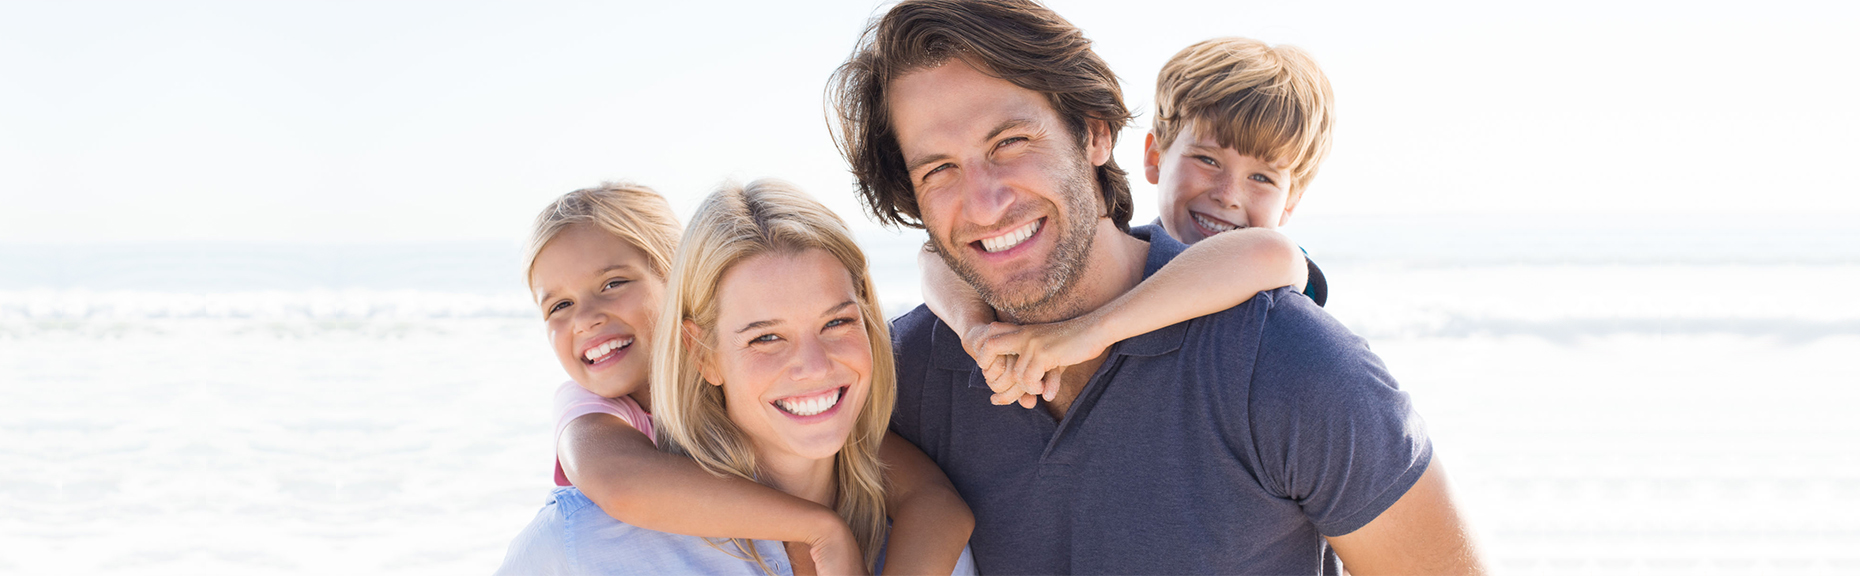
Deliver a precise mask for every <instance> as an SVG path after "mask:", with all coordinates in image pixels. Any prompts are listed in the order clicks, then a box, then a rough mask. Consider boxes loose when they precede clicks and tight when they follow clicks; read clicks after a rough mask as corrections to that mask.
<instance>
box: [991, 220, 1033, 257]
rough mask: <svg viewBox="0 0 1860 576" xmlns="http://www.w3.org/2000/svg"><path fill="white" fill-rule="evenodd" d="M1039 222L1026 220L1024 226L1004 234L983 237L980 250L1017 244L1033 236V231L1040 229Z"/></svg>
mask: <svg viewBox="0 0 1860 576" xmlns="http://www.w3.org/2000/svg"><path fill="white" fill-rule="evenodd" d="M1040 222H1041V221H1040V220H1034V221H1032V222H1028V223H1027V225H1026V226H1021V227H1019V228H1015V229H1014V230H1012V231H1009V232H1008V233H1006V234H1002V235H1000V236H996V237H994V238H983V239H982V250H985V251H988V252H991V253H992V252H1000V251H1002V250H1006V249H1009V248H1013V247H1015V246H1019V245H1020V243H1021V242H1025V241H1027V239H1028V238H1031V237H1033V233H1034V232H1038V231H1040Z"/></svg>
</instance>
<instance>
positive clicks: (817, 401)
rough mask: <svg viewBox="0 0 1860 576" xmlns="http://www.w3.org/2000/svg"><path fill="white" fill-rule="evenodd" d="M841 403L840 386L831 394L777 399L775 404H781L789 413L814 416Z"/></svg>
mask: <svg viewBox="0 0 1860 576" xmlns="http://www.w3.org/2000/svg"><path fill="white" fill-rule="evenodd" d="M839 403H840V389H839V388H834V389H833V392H832V393H831V394H821V395H818V396H813V397H811V398H806V399H801V400H796V399H793V398H783V399H780V400H776V401H775V405H777V406H780V407H781V409H782V410H786V411H788V413H789V414H793V415H796V416H813V415H815V414H819V413H821V412H826V411H827V409H828V408H832V407H833V405H834V404H839Z"/></svg>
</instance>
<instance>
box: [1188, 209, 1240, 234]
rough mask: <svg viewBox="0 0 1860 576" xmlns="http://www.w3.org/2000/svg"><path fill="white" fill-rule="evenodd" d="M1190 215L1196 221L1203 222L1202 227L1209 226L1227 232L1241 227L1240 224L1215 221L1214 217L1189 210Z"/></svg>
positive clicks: (1217, 230)
mask: <svg viewBox="0 0 1860 576" xmlns="http://www.w3.org/2000/svg"><path fill="white" fill-rule="evenodd" d="M1188 215H1190V216H1193V217H1195V222H1196V223H1198V224H1201V227H1203V228H1207V229H1209V230H1213V231H1215V232H1226V231H1228V230H1233V229H1235V228H1239V226H1235V225H1233V224H1225V223H1221V222H1215V221H1214V219H1212V218H1208V217H1206V216H1202V215H1200V214H1197V213H1194V212H1189V213H1188Z"/></svg>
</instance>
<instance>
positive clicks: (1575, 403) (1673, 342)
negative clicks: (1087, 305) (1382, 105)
mask: <svg viewBox="0 0 1860 576" xmlns="http://www.w3.org/2000/svg"><path fill="white" fill-rule="evenodd" d="M1291 232H1292V233H1293V234H1294V235H1295V236H1296V237H1297V238H1298V239H1299V240H1300V241H1301V242H1302V243H1304V244H1305V246H1306V247H1307V248H1308V249H1310V250H1311V253H1312V255H1313V258H1314V259H1316V261H1317V262H1318V263H1319V264H1320V265H1322V266H1323V267H1324V270H1325V272H1326V274H1327V276H1328V277H1329V281H1330V286H1331V302H1330V305H1329V306H1328V308H1327V309H1328V311H1329V312H1330V313H1331V314H1333V315H1335V316H1336V317H1337V318H1338V319H1339V320H1341V321H1342V322H1343V323H1344V324H1345V325H1347V326H1349V327H1350V328H1351V329H1352V330H1353V331H1355V332H1356V333H1357V334H1359V335H1361V336H1363V337H1364V338H1366V339H1367V341H1368V343H1369V345H1370V346H1371V347H1372V349H1373V350H1375V351H1376V352H1377V353H1378V354H1379V355H1381V357H1382V358H1383V359H1384V360H1385V361H1386V362H1387V363H1388V365H1389V367H1390V369H1391V370H1392V372H1393V373H1394V374H1395V375H1396V377H1397V378H1398V379H1399V380H1400V382H1401V385H1402V387H1403V388H1404V389H1406V390H1408V391H1410V392H1411V393H1412V394H1413V396H1414V399H1415V404H1416V406H1417V407H1418V409H1419V410H1420V411H1421V413H1422V414H1423V415H1424V417H1425V418H1426V421H1427V425H1428V430H1429V433H1430V435H1431V436H1432V438H1433V440H1434V442H1435V445H1436V451H1437V454H1438V456H1439V458H1440V460H1439V462H1440V464H1441V465H1443V466H1445V467H1446V469H1447V470H1448V471H1449V472H1450V474H1451V478H1452V481H1453V485H1454V489H1455V490H1456V492H1457V494H1458V496H1459V502H1460V504H1461V506H1462V513H1463V514H1464V515H1465V516H1466V517H1467V518H1468V519H1469V521H1470V522H1471V524H1472V526H1473V528H1474V530H1475V532H1476V535H1477V537H1478V538H1479V542H1480V544H1481V545H1482V546H1483V549H1484V550H1485V552H1486V556H1487V558H1488V559H1489V560H1490V561H1491V563H1492V564H1493V566H1494V568H1496V569H1498V570H1499V571H1501V572H1503V573H1510V574H1743V573H1783V572H1787V573H1796V574H1849V573H1856V572H1860V546H1856V544H1857V543H1860V450H1856V449H1855V448H1854V447H1855V446H1856V445H1860V418H1856V417H1854V415H1853V414H1852V412H1853V407H1854V406H1856V405H1860V386H1857V385H1860V367H1856V365H1855V359H1856V358H1860V298H1855V297H1854V295H1855V294H1860V233H1856V232H1855V231H1853V230H1850V229H1847V228H1843V227H1841V226H1839V225H1836V224H1830V225H1822V226H1819V227H1817V226H1798V227H1787V228H1778V229H1772V230H1747V229H1737V228H1735V227H1713V226H1703V225H1686V224H1683V223H1682V224H1672V225H1635V224H1630V223H1616V224H1606V223H1604V225H1591V226H1586V227H1566V226H1563V225H1561V224H1559V223H1555V222H1536V223H1528V222H1527V223H1523V224H1520V223H1516V222H1512V223H1500V224H1494V223H1492V222H1490V221H1479V222H1456V221H1453V220H1452V219H1445V218H1439V219H1433V220H1422V221H1413V220H1410V221H1400V222H1397V221H1390V220H1371V219H1358V220H1352V219H1330V220H1312V221H1310V222H1304V223H1301V224H1300V226H1299V227H1294V228H1292V229H1291ZM861 242H862V243H863V244H864V245H865V246H866V248H867V251H868V252H869V253H870V255H871V257H872V261H873V273H874V276H875V278H876V280H877V284H878V286H879V291H880V293H881V295H882V297H883V298H884V300H885V305H886V308H887V309H888V310H887V311H888V312H889V313H891V314H896V313H899V312H902V311H904V310H907V309H908V308H909V307H911V306H913V305H915V304H916V303H917V301H919V300H920V294H921V293H920V292H919V289H918V287H917V276H916V274H917V272H916V266H915V260H914V259H915V250H916V246H917V245H918V244H919V243H921V242H922V237H921V233H918V232H908V233H892V232H886V231H871V232H866V233H862V235H861ZM517 261H518V250H517V249H516V248H515V246H513V245H509V244H504V243H495V242H493V243H450V244H432V245H381V246H354V245H349V246H282V245H222V244H158V245H140V246H125V245H110V246H8V247H0V573H19V574H70V573H126V574H331V573H397V574H399V573H405V574H474V573H487V572H489V571H491V570H492V569H494V568H495V567H496V566H497V564H498V562H499V561H500V560H501V559H502V557H503V554H504V550H505V546H506V545H507V543H508V542H509V540H510V538H511V537H513V536H514V535H515V534H516V533H517V531H518V530H519V529H520V528H521V527H522V526H523V525H524V524H525V523H526V522H528V520H529V519H530V517H531V516H532V515H533V514H534V513H535V512H536V510H537V509H538V508H539V507H540V505H541V504H542V502H543V501H544V498H545V497H546V495H547V494H548V490H549V487H550V485H551V482H550V473H551V470H552V457H553V456H552V447H551V445H550V425H551V420H550V418H551V415H550V414H549V400H550V393H551V391H552V390H553V389H554V388H555V386H556V385H557V384H559V383H560V382H561V381H562V380H563V376H562V373H561V369H560V367H558V366H557V365H556V362H555V359H554V358H553V356H552V354H551V352H550V351H549V349H548V346H547V344H546V342H545V341H544V338H543V333H542V326H541V323H540V322H539V321H538V319H537V318H538V313H537V311H536V310H535V308H534V306H533V305H531V304H530V303H529V300H528V295H527V293H526V292H525V291H524V289H523V287H522V282H521V281H520V280H519V278H518V275H517V272H516V270H515V268H516V265H517ZM1054 497H1060V495H1054Z"/></svg>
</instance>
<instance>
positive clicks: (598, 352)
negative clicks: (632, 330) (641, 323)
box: [581, 338, 633, 362]
mask: <svg viewBox="0 0 1860 576" xmlns="http://www.w3.org/2000/svg"><path fill="white" fill-rule="evenodd" d="M632 343H633V339H632V338H621V339H619V340H608V341H607V343H606V344H602V345H600V346H595V347H593V348H589V349H588V351H587V352H582V353H581V356H582V357H583V358H587V359H588V361H589V362H600V361H601V360H603V359H605V358H607V355H608V354H613V353H614V351H615V350H619V349H621V348H625V347H627V346H628V345H630V344H632Z"/></svg>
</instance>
